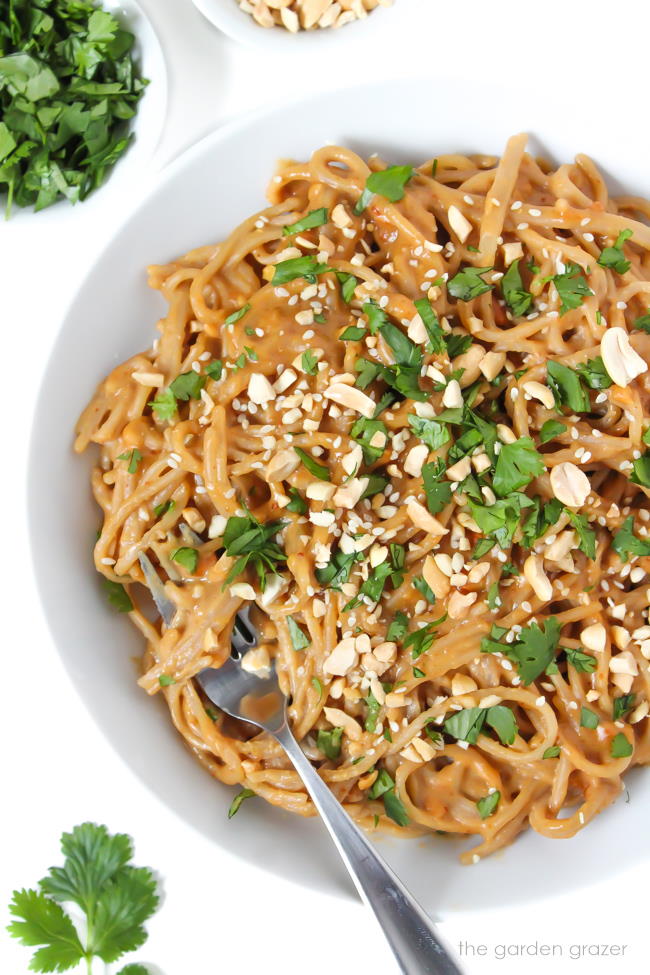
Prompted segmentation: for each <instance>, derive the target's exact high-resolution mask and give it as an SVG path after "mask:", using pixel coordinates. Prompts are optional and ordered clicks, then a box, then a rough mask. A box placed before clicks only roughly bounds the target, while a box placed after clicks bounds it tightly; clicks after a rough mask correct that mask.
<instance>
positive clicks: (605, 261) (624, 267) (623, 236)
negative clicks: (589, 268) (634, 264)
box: [598, 230, 632, 274]
mask: <svg viewBox="0 0 650 975" xmlns="http://www.w3.org/2000/svg"><path fill="white" fill-rule="evenodd" d="M631 236H632V231H631V230H621V232H620V234H619V235H618V237H617V238H616V241H615V242H614V244H613V246H611V247H605V248H603V250H602V251H601V252H600V257H599V258H598V263H599V264H600V266H601V267H609V268H611V269H612V270H613V271H616V273H617V274H625V272H626V271H629V270H630V262H629V261H628V260H627V259H626V257H625V254H624V253H623V244H624V243H625V241H626V240H627V239H628V238H629V237H631Z"/></svg>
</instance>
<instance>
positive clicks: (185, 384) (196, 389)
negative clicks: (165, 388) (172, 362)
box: [169, 369, 205, 400]
mask: <svg viewBox="0 0 650 975" xmlns="http://www.w3.org/2000/svg"><path fill="white" fill-rule="evenodd" d="M204 386H205V376H200V375H199V374H198V372H194V370H193V369H190V371H189V372H183V373H181V375H180V376H177V377H176V379H174V381H173V382H172V383H170V385H169V388H170V390H171V391H172V393H173V394H174V396H175V397H176V399H177V400H179V399H180V400H189V399H201V390H202V389H203V387H204Z"/></svg>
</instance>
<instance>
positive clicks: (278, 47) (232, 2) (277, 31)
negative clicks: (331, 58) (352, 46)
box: [192, 0, 406, 54]
mask: <svg viewBox="0 0 650 975" xmlns="http://www.w3.org/2000/svg"><path fill="white" fill-rule="evenodd" d="M192 2H193V3H194V6H195V7H196V8H197V9H198V10H200V11H201V13H202V14H203V16H204V17H205V18H206V19H207V20H209V21H210V23H211V24H214V26H215V27H218V28H219V30H220V31H223V33H224V34H227V35H228V37H232V39H233V40H234V41H238V42H239V43H240V44H245V45H246V46H247V47H257V48H262V49H263V48H266V49H267V50H273V51H275V52H276V53H280V54H303V53H305V54H306V53H310V54H318V53H323V54H325V53H328V52H329V53H331V52H332V48H331V46H330V45H332V44H336V46H337V54H339V53H340V50H341V45H342V44H349V43H356V42H359V43H364V44H370V43H371V42H372V38H373V36H375V35H376V33H377V32H378V31H386V30H390V25H391V23H392V22H393V17H395V16H398V13H396V7H397V8H399V7H400V6H403V5H404V4H405V2H406V0H393V6H392V7H377V8H376V9H375V10H373V11H371V13H369V14H368V16H367V17H364V18H363V19H362V20H356V21H352V23H350V24H345V26H344V27H338V28H331V27H328V28H324V29H321V28H318V29H316V30H300V31H298V32H297V33H295V34H292V33H291V31H288V30H287V29H286V28H285V27H260V25H259V24H258V23H257V22H256V21H255V20H254V19H253V18H252V17H251V15H250V14H247V13H245V12H244V11H243V10H242V9H241V8H240V6H239V4H238V3H237V0H192Z"/></svg>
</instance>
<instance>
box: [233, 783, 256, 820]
mask: <svg viewBox="0 0 650 975" xmlns="http://www.w3.org/2000/svg"><path fill="white" fill-rule="evenodd" d="M254 795H257V793H255V792H253V790H252V789H242V790H241V791H240V792H238V793H237V795H236V796H235V798H234V799H233V801H232V802H231V803H230V809H229V810H228V819H232V817H233V816H234V815H235V813H237V812H239V807H240V806H241V804H242V802H243V801H244V799H251V798H252V797H253V796H254Z"/></svg>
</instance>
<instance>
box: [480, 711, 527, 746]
mask: <svg viewBox="0 0 650 975" xmlns="http://www.w3.org/2000/svg"><path fill="white" fill-rule="evenodd" d="M485 720H486V722H487V723H488V724H489V726H490V727H491V728H493V729H494V730H495V731H496V733H497V735H498V736H499V740H500V742H501V744H502V745H512V744H513V742H514V740H515V736H516V734H517V732H518V730H519V729H518V727H517V721H516V718H515V716H514V712H513V710H512V708H509V707H506V705H505V704H495V705H494V706H493V707H491V708H487V716H486V719H485Z"/></svg>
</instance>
